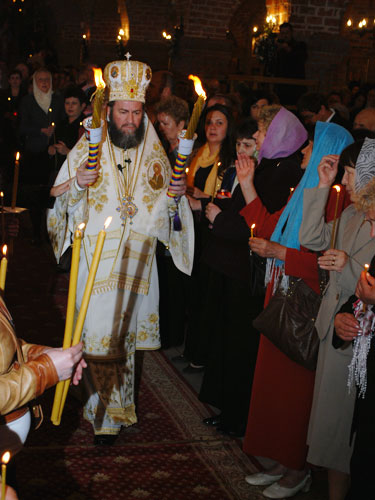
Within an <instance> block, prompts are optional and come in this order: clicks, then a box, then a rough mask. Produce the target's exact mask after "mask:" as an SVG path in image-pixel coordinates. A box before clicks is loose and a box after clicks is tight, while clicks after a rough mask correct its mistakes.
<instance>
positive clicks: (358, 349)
mask: <svg viewBox="0 0 375 500" xmlns="http://www.w3.org/2000/svg"><path fill="white" fill-rule="evenodd" d="M353 309H354V316H355V318H356V319H357V321H358V323H359V326H360V328H361V333H359V334H358V336H357V337H355V339H354V340H353V357H352V360H351V362H350V365H349V376H348V388H349V394H350V391H351V389H352V387H353V386H354V385H357V386H358V397H362V398H364V397H365V394H366V389H367V356H368V353H369V351H370V347H371V340H372V336H373V333H372V332H373V331H374V328H375V314H374V311H373V310H372V306H365V305H364V304H363V302H362V301H361V300H359V299H358V300H357V301H356V302H355V303H354V304H353Z"/></svg>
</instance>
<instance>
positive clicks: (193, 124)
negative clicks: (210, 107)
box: [185, 75, 207, 139]
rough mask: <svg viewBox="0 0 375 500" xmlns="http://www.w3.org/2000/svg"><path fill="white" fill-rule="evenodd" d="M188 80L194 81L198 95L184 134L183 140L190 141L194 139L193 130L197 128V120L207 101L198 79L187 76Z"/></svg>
mask: <svg viewBox="0 0 375 500" xmlns="http://www.w3.org/2000/svg"><path fill="white" fill-rule="evenodd" d="M189 80H193V81H194V88H195V92H196V93H197V94H198V99H197V100H196V102H195V104H194V109H193V112H192V114H191V118H190V121H189V125H188V128H187V131H186V134H185V139H192V138H193V137H194V132H195V129H196V128H197V125H198V121H199V118H200V116H201V113H202V110H203V104H204V101H205V100H206V99H207V97H206V93H205V91H204V90H203V87H202V84H201V81H200V79H199V78H198V77H197V76H194V75H189Z"/></svg>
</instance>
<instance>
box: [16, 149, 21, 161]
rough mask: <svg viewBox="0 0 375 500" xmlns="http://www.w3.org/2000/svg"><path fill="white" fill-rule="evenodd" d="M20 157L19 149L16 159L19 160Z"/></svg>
mask: <svg viewBox="0 0 375 500" xmlns="http://www.w3.org/2000/svg"><path fill="white" fill-rule="evenodd" d="M19 159H20V152H19V151H17V154H16V160H17V161H18V160H19Z"/></svg>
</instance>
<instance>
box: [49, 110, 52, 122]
mask: <svg viewBox="0 0 375 500" xmlns="http://www.w3.org/2000/svg"><path fill="white" fill-rule="evenodd" d="M51 118H52V108H48V126H50V125H51Z"/></svg>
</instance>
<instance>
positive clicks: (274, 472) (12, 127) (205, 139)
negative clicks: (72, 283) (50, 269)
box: [0, 63, 375, 500]
mask: <svg viewBox="0 0 375 500" xmlns="http://www.w3.org/2000/svg"><path fill="white" fill-rule="evenodd" d="M7 81H8V85H5V86H4V88H2V89H1V92H0V109H1V116H0V118H1V122H0V141H1V142H0V185H1V187H2V189H3V190H4V192H5V193H7V194H8V193H10V192H11V189H10V188H9V186H11V184H12V181H13V166H14V158H15V153H16V151H20V152H21V176H20V185H19V201H18V205H20V206H26V207H28V208H29V209H30V215H31V221H32V227H33V242H34V243H35V244H40V243H41V242H42V241H43V239H44V238H46V233H45V226H44V213H45V209H46V208H47V207H48V206H51V204H52V203H53V197H54V196H58V195H59V192H58V191H56V190H55V191H54V190H52V191H51V188H52V186H53V184H54V180H55V177H56V175H57V173H58V170H59V168H60V167H61V165H62V163H63V162H64V160H65V158H66V156H67V154H68V153H69V151H70V149H71V148H72V147H73V146H74V144H75V143H76V142H77V140H79V138H80V136H81V135H82V133H83V126H82V122H83V120H84V118H85V116H87V115H89V114H90V112H91V109H90V97H91V95H92V94H93V92H94V91H95V82H94V78H93V70H92V66H91V65H85V66H84V67H82V68H80V69H76V68H73V67H69V68H64V69H58V70H56V69H52V70H50V69H48V68H45V67H44V66H43V64H40V65H39V66H38V67H33V68H31V67H30V66H28V65H27V64H25V63H20V64H18V65H17V66H16V67H15V68H14V69H9V71H8V75H7ZM203 86H204V88H205V89H206V91H207V94H208V98H207V104H206V106H205V110H204V112H203V115H202V118H201V120H200V124H199V128H198V139H197V141H196V147H195V149H194V151H193V153H192V155H191V157H190V158H189V160H188V171H187V196H188V199H189V202H190V206H191V209H192V211H193V214H194V224H195V255H194V268H193V273H192V276H191V277H188V276H186V275H184V274H183V273H181V272H180V271H178V270H177V268H176V267H175V266H174V264H173V262H172V259H171V256H170V254H169V252H168V249H166V248H164V247H163V246H160V248H158V256H157V258H158V269H159V281H160V328H161V338H162V347H163V348H168V347H172V346H183V353H182V354H181V356H180V357H179V359H178V360H177V361H178V362H182V363H186V368H185V369H186V370H187V371H190V372H195V371H203V372H204V376H203V382H202V387H201V390H200V393H199V398H200V400H201V401H203V402H205V403H209V404H211V405H212V406H214V407H216V408H217V409H218V410H220V412H219V413H218V414H217V415H214V416H212V417H210V418H207V419H205V420H204V424H205V425H210V426H215V427H217V430H218V431H219V432H223V433H226V434H229V435H230V436H233V437H243V436H244V450H245V452H247V453H249V454H250V455H256V456H263V457H267V458H270V459H272V460H273V461H274V465H273V466H272V467H271V468H270V469H268V470H266V471H264V472H261V473H259V474H255V475H252V476H248V477H247V478H246V480H247V482H248V483H249V484H250V485H263V486H265V490H264V492H263V493H264V495H265V496H266V497H268V498H285V497H288V496H293V495H294V494H296V493H298V492H299V491H308V489H309V487H310V484H311V480H312V476H311V471H310V464H313V465H315V466H321V467H325V468H327V469H328V471H329V475H328V477H329V497H330V500H340V499H342V500H344V499H345V498H347V499H349V498H350V499H357V498H362V496H361V492H363V491H367V492H368V488H369V487H370V485H371V484H372V482H371V470H370V467H369V464H371V460H373V458H374V457H373V455H374V452H373V451H371V448H373V444H374V439H373V438H374V431H373V425H372V424H371V417H373V416H374V409H373V404H371V403H372V400H373V395H374V382H375V380H374V375H373V369H372V367H371V368H370V367H368V370H367V390H365V395H364V399H363V398H360V399H359V398H356V394H355V392H356V391H355V389H353V388H352V390H351V392H350V393H349V391H348V387H347V380H348V365H349V364H350V362H351V360H352V359H353V349H352V345H351V344H352V340H353V339H357V334H358V332H360V333H362V331H363V329H364V328H365V326H363V325H365V324H366V325H367V327H368V328H367V331H366V332H365V333H366V334H367V335H366V337H367V338H368V339H370V342H369V343H368V344H367V350H368V351H370V354H369V357H368V360H371V361H372V362H373V355H374V348H373V345H372V344H371V338H372V330H371V328H372V325H373V324H374V322H373V320H374V318H375V316H374V313H372V308H371V304H373V303H375V289H374V288H373V287H374V283H375V280H374V278H372V276H371V275H370V274H368V273H365V272H362V271H363V266H364V264H365V263H367V262H370V261H371V260H372V257H373V256H374V254H375V239H374V238H373V237H374V235H375V231H374V224H375V183H374V179H375V139H374V138H375V87H372V86H366V87H365V86H360V85H359V84H358V83H357V82H351V83H350V85H349V86H348V87H347V88H345V89H341V90H332V91H331V92H330V93H329V94H328V95H322V94H320V93H315V92H310V93H306V94H304V95H303V96H301V97H300V98H299V100H298V102H297V105H296V106H294V107H293V108H292V109H287V108H286V107H283V106H281V105H280V103H279V98H278V96H277V95H276V94H275V93H273V92H269V91H265V90H256V91H254V90H252V89H250V88H249V87H248V86H247V85H246V84H244V83H241V84H237V85H236V87H235V91H234V92H228V86H227V82H219V81H217V80H207V81H203ZM194 100H195V94H194V90H193V85H192V83H191V82H190V81H189V80H187V79H185V78H179V79H176V78H175V77H174V76H173V75H172V74H171V73H170V72H167V71H157V72H155V73H154V74H153V77H152V81H151V84H150V87H149V91H148V93H147V99H146V111H147V114H148V116H149V118H150V119H151V120H152V122H153V123H154V125H155V127H156V129H157V131H158V133H159V135H160V139H161V141H162V144H163V146H164V148H165V150H166V152H167V154H168V157H169V159H170V162H171V166H172V167H173V164H174V160H175V158H176V155H177V148H178V135H179V133H180V132H181V131H182V130H183V129H184V128H186V125H187V122H188V119H189V113H190V112H191V110H192V107H193V104H194ZM159 174H160V173H159ZM152 182H155V185H156V186H157V183H158V172H156V171H155V176H154V178H153V180H152ZM333 184H338V185H340V186H341V191H340V196H339V197H338V196H337V195H336V191H335V190H332V188H331V186H332V185H333ZM8 201H9V200H8ZM337 219H338V220H339V221H340V222H339V223H337V228H338V229H337V235H336V238H335V243H334V244H333V245H332V243H331V237H332V231H333V225H334V223H333V220H335V221H336V220H337ZM253 224H255V230H254V229H253V230H252V229H251V226H252V225H253ZM335 224H336V222H335ZM249 244H250V248H249ZM321 270H323V271H326V275H325V278H324V279H325V284H324V290H323V288H322V287H321V286H320V285H321V281H322V277H321ZM371 272H372V267H371V268H370V273H371ZM295 279H298V280H302V281H303V282H304V283H305V284H306V285H307V286H308V287H309V288H310V289H311V290H312V291H313V292H314V293H315V295H316V296H321V305H320V309H319V314H318V317H317V319H316V328H317V332H318V335H319V342H320V347H319V356H318V361H317V366H316V370H315V369H311V367H310V368H306V367H305V366H303V365H302V364H300V363H298V362H296V361H295V360H294V359H291V358H290V357H289V356H288V355H287V354H286V353H285V352H282V350H281V349H279V348H277V347H276V346H275V345H274V344H273V343H272V342H270V341H269V340H268V339H267V338H266V337H265V336H264V335H262V331H258V330H257V328H256V327H255V326H254V325H253V321H254V320H255V319H256V318H257V317H258V315H259V314H260V313H261V312H262V310H264V311H266V310H267V304H270V303H271V302H272V297H273V296H274V295H275V294H276V293H277V292H278V291H280V290H283V291H284V292H285V293H288V290H290V289H291V288H290V287H291V286H292V281H293V280H295ZM358 280H359V281H358ZM265 283H266V285H265ZM357 283H358V284H357ZM176 290H178V293H179V294H180V296H181V297H184V300H180V301H179V305H178V308H177V306H176V303H175V301H174V297H175V293H176ZM355 293H356V298H353V297H352V296H353V295H354V294H355ZM358 300H360V301H361V304H360V306H358ZM264 304H266V306H265V305H264ZM363 304H365V305H367V306H366V307H367V308H366V307H363V308H362V309H361V307H362V305H363ZM264 307H265V309H264ZM362 310H363V314H361V311H362ZM358 311H359V312H358ZM336 315H337V317H336V318H337V319H335V316H336ZM364 317H365V319H366V322H365V323H364V322H363V321H364V320H363V318H364ZM368 325H370V326H368ZM358 345H359V341H358V342H357V344H355V349H357V350H358V349H359V348H360V346H359V347H358ZM355 349H354V351H355ZM363 349H364V348H363ZM362 370H365V367H364V366H363V365H362ZM365 371H366V370H365ZM362 373H363V372H362ZM354 378H355V377H354ZM353 415H354V419H353ZM355 431H357V437H356V439H355V436H354V433H355ZM353 447H354V455H353V459H352V466H351V467H350V460H351V458H352V453H353ZM350 472H351V473H352V483H351V487H350ZM371 487H372V490H373V486H371ZM349 488H350V489H349ZM363 498H364V497H363Z"/></svg>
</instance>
